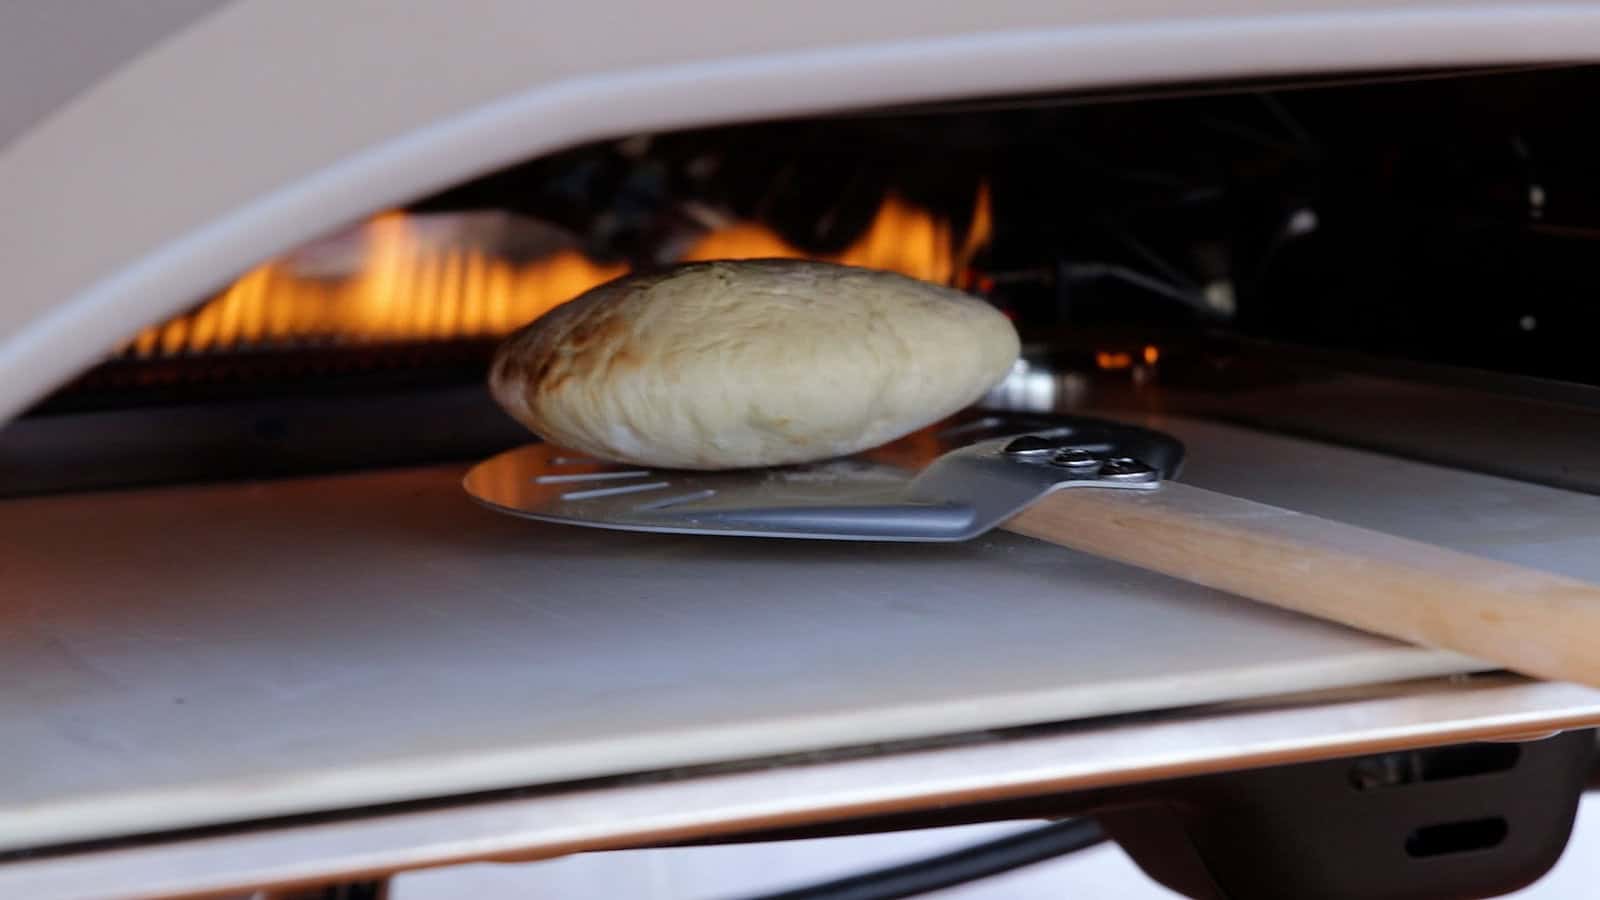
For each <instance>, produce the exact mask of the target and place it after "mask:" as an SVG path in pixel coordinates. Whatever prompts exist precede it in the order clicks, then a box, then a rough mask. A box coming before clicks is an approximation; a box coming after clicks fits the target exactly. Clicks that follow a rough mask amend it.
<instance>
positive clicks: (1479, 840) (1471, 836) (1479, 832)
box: [1406, 816, 1511, 859]
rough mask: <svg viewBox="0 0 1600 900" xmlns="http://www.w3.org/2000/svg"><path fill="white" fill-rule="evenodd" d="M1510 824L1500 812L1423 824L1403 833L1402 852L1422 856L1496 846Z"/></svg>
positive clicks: (1417, 856) (1465, 851)
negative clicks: (1459, 820)
mask: <svg viewBox="0 0 1600 900" xmlns="http://www.w3.org/2000/svg"><path fill="white" fill-rule="evenodd" d="M1510 830H1511V829H1510V826H1508V825H1507V824H1506V820H1505V819H1503V818H1501V817H1500V816H1492V817H1490V818H1486V819H1468V820H1466V821H1464V822H1444V823H1441V824H1439V825H1425V826H1423V827H1421V828H1418V829H1417V830H1416V831H1413V832H1411V833H1410V834H1408V835H1406V855H1407V856H1411V857H1415V858H1418V859H1423V858H1426V857H1429V856H1444V855H1445V854H1448V853H1467V852H1470V851H1473V850H1487V849H1489V848H1490V847H1496V846H1499V845H1500V844H1501V843H1502V842H1503V841H1505V839H1506V834H1507V832H1509V831H1510Z"/></svg>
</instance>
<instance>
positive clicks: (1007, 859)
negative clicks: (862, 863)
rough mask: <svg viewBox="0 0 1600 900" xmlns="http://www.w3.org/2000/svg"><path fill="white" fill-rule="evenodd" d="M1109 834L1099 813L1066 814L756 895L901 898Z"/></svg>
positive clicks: (777, 899)
mask: <svg viewBox="0 0 1600 900" xmlns="http://www.w3.org/2000/svg"><path fill="white" fill-rule="evenodd" d="M1105 839H1106V834H1105V832H1104V831H1101V830H1100V823H1098V822H1096V821H1095V820H1094V819H1091V818H1082V819H1066V820H1063V821H1061V822H1055V823H1052V824H1050V825H1045V826H1043V827H1042V828H1033V829H1030V830H1028V831H1024V832H1022V833H1020V834H1012V835H1007V836H1005V837H1003V838H997V839H995V840H992V841H985V842H983V843H981V844H974V845H972V846H971V847H963V848H962V849H960V850H954V851H951V852H948V853H941V854H939V855H937V856H930V857H927V858H926V859H920V860H917V861H915V862H909V863H902V864H901V865H898V866H889V867H887V868H883V869H876V870H874V871H871V872H863V873H861V874H860V875H851V876H848V877H845V878H839V879H835V880H833V881H824V882H822V883H821V884H813V885H809V886H807V887H800V888H791V889H789V890H786V891H779V892H778V893H776V894H762V895H761V896H759V897H752V898H750V900H896V898H899V897H914V896H917V895H918V894H926V893H928V892H930V891H937V890H941V889H943V888H947V887H954V886H956V885H958V884H966V883H967V882H969V881H977V880H978V879H980V878H988V877H989V876H991V875H999V874H1000V873H1002V872H1009V871H1011V870H1012V869H1020V868H1022V867H1023V866H1029V865H1032V864H1034V863H1037V862H1044V861H1045V860H1047V859H1054V858H1056V857H1058V856H1065V855H1066V854H1068V853H1074V852H1077V851H1079V850H1083V849H1085V848H1088V847H1093V846H1094V845H1095V844H1098V843H1100V842H1102V841H1104V840H1105Z"/></svg>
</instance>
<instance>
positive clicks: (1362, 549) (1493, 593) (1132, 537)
mask: <svg viewBox="0 0 1600 900" xmlns="http://www.w3.org/2000/svg"><path fill="white" fill-rule="evenodd" d="M1004 527H1005V528H1006V529H1007V530H1009V531H1014V532H1017V533H1019V534H1025V535H1028V536H1029V537H1034V538H1038V539H1040V540H1044V541H1049V542H1050V543H1053V544H1059V545H1060V546H1063V547H1071V548H1073V549H1075V550H1082V551H1084V552H1087V553H1093V554H1095V555H1097V556H1104V557H1109V558H1111V559H1115V560H1118V561H1120V562H1125V563H1129V564H1131V565H1135V566H1139V567H1141V568H1145V569H1151V570H1153V571H1156V572H1161V573H1163V574H1165V575H1170V576H1172V577H1174V578H1181V579H1183V580H1185V581H1190V582H1194V583H1196V584H1202V585H1205V586H1207V587H1212V588H1217V589H1219V590H1224V591H1227V592H1229V593H1232V594H1237V595H1239V596H1241V597H1247V598H1249V599H1251V600H1256V601H1259V602H1261V603H1267V604H1271V605H1273V606H1280V607H1283V608H1286V609H1292V610H1296V611H1298V612H1302V613H1306V614H1308V615H1312V616H1317V617H1319V618H1323V619H1329V620H1331V621H1334V622H1340V623H1342V624H1345V625H1350V626H1353V627H1355V628H1360V629H1363V630H1365V631H1371V632H1375V633H1377V634H1383V635H1388V636H1389V637H1394V638H1399V639H1400V640H1404V641H1409V642H1411V643H1414V644H1422V645H1424V646H1429V647H1437V648H1441V649H1445V650H1453V651H1456V652H1459V653H1464V654H1467V655H1469V656H1473V657H1476V658H1478V659H1481V660H1484V661H1486V662H1491V663H1495V664H1498V665H1501V666H1504V667H1506V668H1508V669H1512V670H1515V671H1518V672H1522V673H1524V674H1527V675H1534V676H1538V677H1542V678H1550V679H1556V680H1561V681H1576V682H1582V683H1585V684H1589V685H1595V686H1600V586H1596V585H1593V584H1589V583H1587V582H1583V581H1578V580H1575V579H1572V578H1566V577H1563V576H1560V575H1553V574H1550V573H1547V572H1539V571H1536V570H1533V569H1526V568H1522V567H1521V566H1515V565H1511V564H1508V563H1502V562H1496V561H1494V560H1488V559H1483V558H1480V557H1476V556H1471V555H1468V554H1465V553H1458V552H1456V551H1453V550H1446V549H1444V548H1442V547H1436V546H1433V545H1431V544H1424V543H1421V542H1418V541H1412V540H1407V539H1405V538H1399V537H1394V536H1393V535H1387V534H1382V533H1379V532H1376V531H1369V530H1367V529H1365V528H1357V527H1355V526H1353V525H1344V524H1340V523H1338V522H1333V521H1329V520H1327V519H1322V518H1318V517H1316V516H1309V515H1303V514H1301V513H1296V512H1292V511H1290V510H1286V509H1279V508H1277V507H1273V506H1267V505H1265V504H1261V503H1255V502H1252V501H1249V500H1242V499H1239V498H1237V497H1231V496H1228V495H1226V494H1218V493H1214V492H1212V491H1207V490H1203V489H1200V488H1196V487H1191V486H1189V485H1184V484H1177V483H1173V482H1168V483H1166V484H1164V485H1163V486H1162V488H1161V490H1159V491H1152V492H1148V493H1144V492H1134V491H1108V490H1088V489H1079V490H1072V489H1069V490H1064V491H1058V492H1056V493H1054V494H1051V495H1049V496H1047V497H1045V498H1044V499H1043V500H1041V501H1039V502H1038V503H1036V504H1035V505H1033V506H1032V507H1030V508H1029V509H1027V510H1025V511H1024V512H1022V513H1021V514H1020V515H1017V516H1015V517H1013V518H1012V519H1011V520H1010V521H1009V522H1008V523H1006V525H1005V526H1004Z"/></svg>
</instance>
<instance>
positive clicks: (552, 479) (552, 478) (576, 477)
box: [533, 469, 650, 484]
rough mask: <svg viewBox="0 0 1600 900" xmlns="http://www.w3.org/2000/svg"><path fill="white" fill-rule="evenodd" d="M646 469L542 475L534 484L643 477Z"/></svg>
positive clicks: (647, 472) (535, 479)
mask: <svg viewBox="0 0 1600 900" xmlns="http://www.w3.org/2000/svg"><path fill="white" fill-rule="evenodd" d="M649 474H650V473H649V471H647V470H644V469H630V470H628V471H626V472H579V473H576V474H573V475H540V476H538V477H536V478H534V479H533V482H534V484H572V483H575V482H582V481H617V480H620V479H623V478H643V477H644V476H646V475H649Z"/></svg>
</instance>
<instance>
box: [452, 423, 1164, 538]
mask: <svg viewBox="0 0 1600 900" xmlns="http://www.w3.org/2000/svg"><path fill="white" fill-rule="evenodd" d="M1023 434H1028V435H1035V436H1037V437H1038V438H1039V444H1040V447H1039V449H1038V450H1036V451H1035V452H1031V453H1029V452H1023V453H1016V452H1006V449H1005V448H1006V447H1007V445H1008V444H1010V443H1011V440H1012V439H1013V438H1015V437H1016V436H1018V435H1023ZM1067 451H1075V458H1077V459H1079V463H1078V464H1075V465H1067V464H1062V462H1061V461H1060V458H1059V454H1061V453H1063V452H1067ZM1182 455H1183V448H1182V445H1181V444H1179V443H1178V442H1177V441H1176V440H1174V439H1172V438H1170V437H1167V436H1166V435H1162V434H1158V433H1156V432H1152V431H1148V430H1146V429H1141V428H1135V427H1132V426H1126V425H1120V424H1116V423H1112V422H1105V421H1101V420H1096V419H1086V418H1080V417H1066V416H1039V415H1019V414H998V413H996V414H987V413H967V414H964V415H960V416H957V417H955V418H952V419H950V420H947V421H945V422H941V423H939V424H936V425H934V426H931V427H929V428H926V429H923V430H922V431H919V432H916V433H914V434H911V435H908V436H907V437H905V438H902V439H900V440H898V441H895V442H893V443H891V444H887V445H884V446H882V447H878V448H875V449H873V450H870V451H867V452H865V453H861V454H857V455H855V456H851V457H845V458H840V459H833V460H828V461H825V462H820V463H814V464H810V465H802V466H782V467H774V468H765V469H746V470H736V471H725V472H690V471H673V470H652V469H643V468H638V467H632V466H625V465H617V464H612V463H606V462H601V461H598V460H593V459H588V458H585V457H582V456H580V455H578V454H575V453H572V452H570V451H567V450H563V449H561V448H559V447H555V446H551V445H548V444H538V445H531V446H526V447H521V448H518V449H516V450H511V451H508V452H506V453H502V454H500V455H499V456H496V457H494V458H492V459H490V460H487V461H485V462H483V463H481V464H479V465H478V466H476V467H475V468H473V469H472V471H471V472H469V473H468V474H467V477H466V481H465V487H466V490H467V493H469V494H470V495H472V497H473V498H475V499H476V500H478V501H479V502H480V503H483V504H484V505H486V506H488V507H490V508H492V509H496V510H499V511H501V512H505V513H509V514H511V515H517V516H523V517H527V518H532V519H542V520H545V521H551V522H561V523H565V524H573V525H586V526H591V527H599V528H613V529H622V530H630V531H665V532H683V533H705V534H721V535H730V536H743V537H761V536H771V537H788V538H813V539H829V540H878V541H958V540H966V539H968V538H972V537H975V536H977V535H979V534H982V533H983V532H985V531H988V530H989V529H991V528H993V527H995V526H996V525H998V524H999V523H1000V522H1002V521H1004V520H1006V519H1007V518H1009V517H1010V516H1012V515H1014V514H1015V513H1016V512H1018V511H1019V510H1021V509H1023V508H1025V507H1026V506H1028V505H1029V504H1030V503H1032V502H1034V501H1035V500H1037V499H1038V498H1039V497H1042V496H1044V495H1045V494H1047V493H1049V492H1051V491H1054V490H1059V489H1062V488H1067V487H1080V486H1098V487H1109V488H1120V489H1132V490H1149V489H1152V488H1155V487H1157V486H1158V485H1159V482H1160V480H1161V478H1163V477H1171V476H1172V475H1173V474H1175V472H1176V469H1177V466H1178V463H1179V461H1180V460H1181V459H1182ZM1083 459H1092V460H1095V461H1096V462H1094V464H1092V465H1090V464H1085V463H1082V460H1083ZM1117 459H1128V460H1134V461H1137V462H1135V463H1132V464H1127V463H1125V464H1122V465H1121V466H1116V465H1113V466H1110V467H1103V466H1102V465H1101V463H1102V462H1103V461H1106V460H1117ZM1102 469H1104V471H1102Z"/></svg>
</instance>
